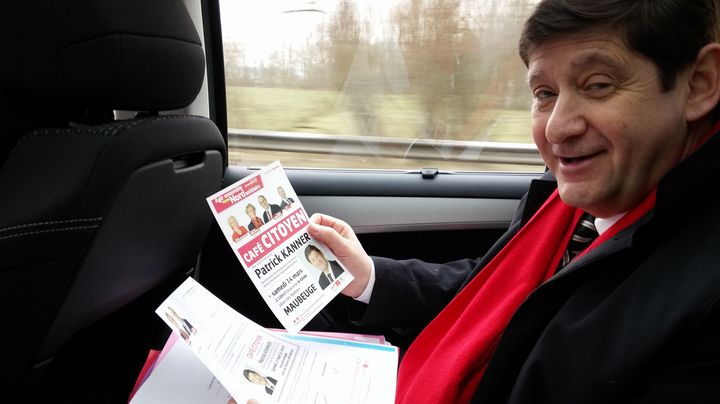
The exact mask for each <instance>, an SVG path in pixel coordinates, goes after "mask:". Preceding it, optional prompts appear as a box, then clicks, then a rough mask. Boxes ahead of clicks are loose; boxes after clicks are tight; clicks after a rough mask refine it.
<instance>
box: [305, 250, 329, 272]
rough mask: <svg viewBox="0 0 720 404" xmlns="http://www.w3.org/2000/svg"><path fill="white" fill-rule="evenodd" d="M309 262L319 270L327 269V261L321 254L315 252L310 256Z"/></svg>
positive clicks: (311, 252)
mask: <svg viewBox="0 0 720 404" xmlns="http://www.w3.org/2000/svg"><path fill="white" fill-rule="evenodd" d="M308 261H310V263H311V264H312V265H313V266H314V267H315V268H317V269H321V270H325V268H327V263H328V262H327V260H326V259H325V256H324V255H322V254H321V253H319V252H317V251H315V250H313V251H310V254H308Z"/></svg>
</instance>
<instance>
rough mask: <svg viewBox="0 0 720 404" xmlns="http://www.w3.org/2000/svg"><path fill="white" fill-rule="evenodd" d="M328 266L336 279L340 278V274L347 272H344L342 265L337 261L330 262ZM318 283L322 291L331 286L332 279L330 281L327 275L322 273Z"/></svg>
mask: <svg viewBox="0 0 720 404" xmlns="http://www.w3.org/2000/svg"><path fill="white" fill-rule="evenodd" d="M328 264H330V269H331V270H332V273H333V276H334V277H335V278H337V277H338V276H340V274H342V273H343V272H345V271H343V269H342V267H341V266H340V264H338V263H337V262H335V261H329V260H328ZM318 283H319V284H320V289H325V288H326V287H328V286H330V279H328V277H327V275H325V272H322V273H320V278H318Z"/></svg>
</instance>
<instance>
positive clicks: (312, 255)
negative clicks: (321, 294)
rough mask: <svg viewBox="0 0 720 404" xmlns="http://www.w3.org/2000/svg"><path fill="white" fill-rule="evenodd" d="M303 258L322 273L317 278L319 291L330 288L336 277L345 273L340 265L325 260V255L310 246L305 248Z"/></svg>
mask: <svg viewBox="0 0 720 404" xmlns="http://www.w3.org/2000/svg"><path fill="white" fill-rule="evenodd" d="M305 258H306V259H307V260H308V262H309V263H310V264H312V266H314V267H315V268H317V269H319V270H321V271H322V273H321V274H320V277H319V278H318V283H319V284H320V289H325V288H327V287H328V286H330V284H331V283H333V282H334V281H335V279H337V277H338V276H340V275H341V274H342V273H343V272H345V270H343V269H342V267H341V266H340V264H338V263H337V262H335V261H332V260H328V259H327V258H325V254H323V253H322V251H320V249H318V248H317V247H315V246H314V245H312V244H309V245H308V246H307V247H305Z"/></svg>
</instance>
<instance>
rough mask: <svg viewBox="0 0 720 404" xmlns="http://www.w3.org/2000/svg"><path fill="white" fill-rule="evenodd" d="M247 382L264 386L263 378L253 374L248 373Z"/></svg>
mask: <svg viewBox="0 0 720 404" xmlns="http://www.w3.org/2000/svg"><path fill="white" fill-rule="evenodd" d="M248 380H250V381H251V382H253V383H255V384H265V378H264V377H262V376H260V375H259V374H257V373H253V372H248Z"/></svg>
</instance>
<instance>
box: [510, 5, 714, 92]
mask: <svg viewBox="0 0 720 404" xmlns="http://www.w3.org/2000/svg"><path fill="white" fill-rule="evenodd" d="M593 31H595V32H609V33H613V32H614V33H617V34H618V35H619V36H620V38H622V39H623V40H624V41H625V45H626V46H627V47H628V48H629V49H630V50H632V51H634V52H637V53H638V54H640V55H643V56H645V57H647V58H648V59H650V60H651V61H652V62H653V63H655V65H656V66H657V68H658V72H659V78H660V83H661V85H662V88H663V90H664V91H669V90H672V89H673V88H674V87H675V80H676V78H677V75H678V74H679V73H680V72H681V71H682V70H683V69H685V68H686V67H688V66H689V65H690V64H691V63H692V62H693V61H694V60H695V58H696V56H697V54H698V52H699V51H700V49H701V48H702V47H703V46H705V45H707V44H708V43H711V42H715V41H717V40H718V38H719V34H718V6H717V0H690V1H688V0H605V1H588V0H543V1H541V2H540V3H539V4H538V5H537V8H536V9H535V11H534V12H533V14H532V15H531V16H530V18H529V19H528V20H527V21H526V22H525V27H524V29H523V32H522V35H521V37H520V46H519V48H520V57H521V58H522V60H523V62H525V65H527V64H528V62H529V58H530V54H531V53H532V52H533V50H534V49H535V48H536V47H537V46H538V45H540V44H542V43H543V42H545V41H547V40H549V39H552V38H555V37H557V36H558V35H561V34H574V33H584V32H593Z"/></svg>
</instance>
